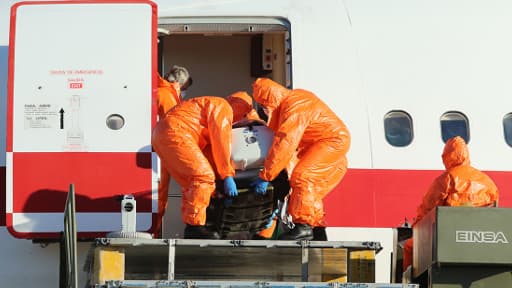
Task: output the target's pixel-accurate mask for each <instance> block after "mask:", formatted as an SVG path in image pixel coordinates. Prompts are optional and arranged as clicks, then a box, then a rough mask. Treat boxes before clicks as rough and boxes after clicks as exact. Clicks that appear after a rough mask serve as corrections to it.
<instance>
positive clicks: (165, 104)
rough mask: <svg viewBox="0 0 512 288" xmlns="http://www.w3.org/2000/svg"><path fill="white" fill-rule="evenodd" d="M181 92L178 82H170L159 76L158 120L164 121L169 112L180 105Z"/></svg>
mask: <svg viewBox="0 0 512 288" xmlns="http://www.w3.org/2000/svg"><path fill="white" fill-rule="evenodd" d="M180 95H181V90H180V84H179V83H178V82H169V81H167V80H165V79H164V78H162V76H160V75H158V90H157V98H156V105H157V107H158V119H163V118H164V117H165V114H166V113H167V111H169V110H171V108H172V107H174V106H176V105H178V103H180V101H181V96H180Z"/></svg>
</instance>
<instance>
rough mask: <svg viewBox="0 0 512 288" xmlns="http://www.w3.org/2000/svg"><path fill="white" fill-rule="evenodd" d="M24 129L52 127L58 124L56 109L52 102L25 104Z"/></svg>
mask: <svg viewBox="0 0 512 288" xmlns="http://www.w3.org/2000/svg"><path fill="white" fill-rule="evenodd" d="M24 118H25V129H32V128H54V127H56V126H57V125H59V120H58V119H59V118H58V111H57V109H56V108H54V107H53V106H52V104H25V107H24Z"/></svg>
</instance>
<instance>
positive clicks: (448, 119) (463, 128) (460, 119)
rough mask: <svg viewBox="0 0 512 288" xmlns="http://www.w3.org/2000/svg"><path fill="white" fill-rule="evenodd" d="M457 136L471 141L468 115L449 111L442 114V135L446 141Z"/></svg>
mask: <svg viewBox="0 0 512 288" xmlns="http://www.w3.org/2000/svg"><path fill="white" fill-rule="evenodd" d="M455 136H460V137H462V138H464V140H465V141H466V143H469V121H468V118H467V117H466V115H464V114H462V113H460V112H457V111H449V112H446V113H444V114H443V115H441V137H442V138H443V142H444V143H446V141H448V139H450V138H453V137H455Z"/></svg>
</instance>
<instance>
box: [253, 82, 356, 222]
mask: <svg viewBox="0 0 512 288" xmlns="http://www.w3.org/2000/svg"><path fill="white" fill-rule="evenodd" d="M253 97H254V100H256V102H258V103H259V104H261V105H262V106H263V107H264V108H265V110H267V111H268V114H269V115H268V116H269V119H268V126H269V127H270V129H271V130H273V131H274V141H273V143H272V146H271V148H270V150H269V152H268V155H267V159H266V160H265V164H264V167H263V170H262V171H261V172H260V177H261V178H262V179H263V180H266V181H271V180H273V179H274V178H275V177H276V176H277V175H278V174H279V172H280V171H281V170H283V169H285V168H287V167H289V165H290V161H291V160H292V159H293V157H294V154H295V153H296V152H297V158H298V160H297V163H296V165H295V167H294V169H293V172H292V173H291V175H290V186H291V190H292V192H291V195H290V201H289V204H288V213H289V214H290V215H291V216H292V219H293V222H294V223H301V224H309V225H310V226H312V227H317V226H325V223H324V209H323V202H322V200H323V198H324V197H325V196H326V195H327V193H329V192H330V191H331V190H332V189H333V188H334V187H335V186H336V185H337V184H338V183H339V182H340V181H341V179H342V178H343V176H344V175H345V173H346V171H347V158H346V154H347V152H348V150H349V147H350V134H349V131H348V129H347V127H346V126H345V124H344V123H343V121H342V120H341V119H340V118H338V116H337V115H336V114H335V113H334V112H333V111H332V110H331V109H329V107H328V106H327V105H326V104H325V103H323V102H322V101H321V100H320V99H319V98H318V97H317V96H315V95H314V94H313V93H311V92H309V91H306V90H299V89H296V90H289V89H286V88H285V87H283V86H281V85H280V84H278V83H276V82H274V81H272V80H270V79H267V78H258V79H257V80H256V81H255V82H254V83H253Z"/></svg>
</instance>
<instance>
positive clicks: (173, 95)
mask: <svg viewBox="0 0 512 288" xmlns="http://www.w3.org/2000/svg"><path fill="white" fill-rule="evenodd" d="M180 94H181V91H180V85H179V83H178V82H169V81H167V80H165V79H164V78H162V76H160V75H158V90H157V98H156V105H157V110H158V119H159V120H160V119H163V118H164V117H165V114H166V113H167V112H168V111H169V110H171V108H173V107H174V106H176V105H178V103H180V101H181V97H180ZM170 178H171V177H170V175H169V172H167V170H165V168H164V167H163V166H161V167H160V182H159V183H158V219H157V223H156V224H155V231H157V233H159V232H158V231H159V230H160V226H161V225H162V219H163V217H164V213H165V209H166V208H167V199H168V194H169V181H170V180H171V179H170Z"/></svg>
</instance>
